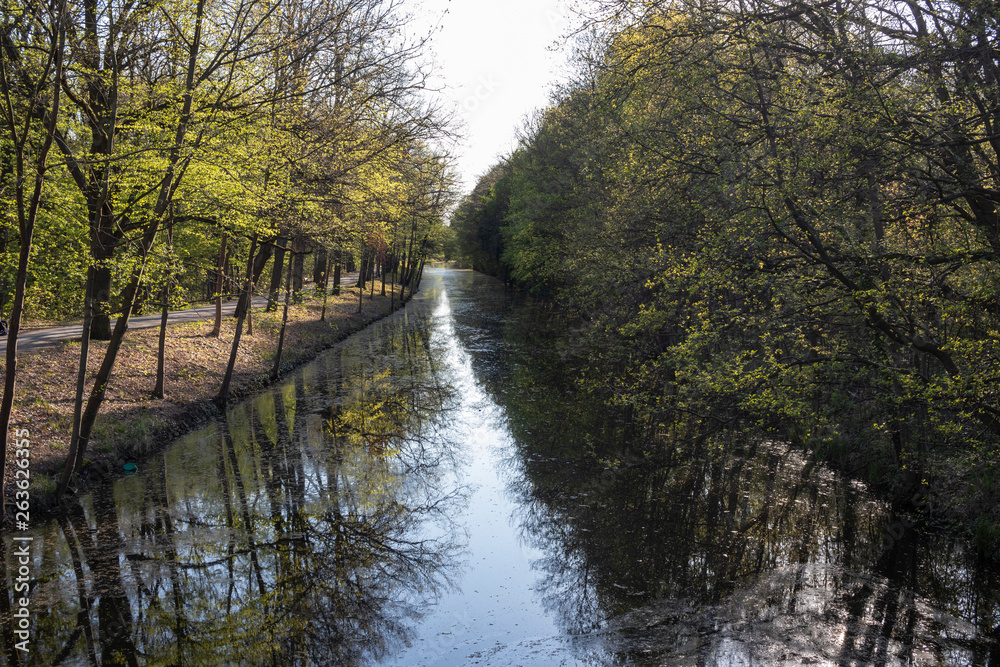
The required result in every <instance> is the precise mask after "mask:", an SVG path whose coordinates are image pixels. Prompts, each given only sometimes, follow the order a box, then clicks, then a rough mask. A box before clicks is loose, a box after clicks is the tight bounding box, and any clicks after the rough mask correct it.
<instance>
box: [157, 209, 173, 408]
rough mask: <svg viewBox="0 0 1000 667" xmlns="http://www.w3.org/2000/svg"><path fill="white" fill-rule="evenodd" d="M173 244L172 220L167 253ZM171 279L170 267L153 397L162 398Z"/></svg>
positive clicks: (165, 280) (164, 283)
mask: <svg viewBox="0 0 1000 667" xmlns="http://www.w3.org/2000/svg"><path fill="white" fill-rule="evenodd" d="M173 245H174V227H173V221H171V224H170V226H168V227H167V254H168V256H169V254H170V250H171V249H172V248H173ZM171 279H172V276H171V273H170V267H169V266H168V267H167V270H166V271H164V275H163V303H162V304H161V305H162V307H163V309H162V310H161V311H160V340H159V346H158V348H157V352H156V386H155V387H153V398H163V372H164V366H165V365H166V363H165V361H166V356H167V317H168V316H169V314H170V281H171Z"/></svg>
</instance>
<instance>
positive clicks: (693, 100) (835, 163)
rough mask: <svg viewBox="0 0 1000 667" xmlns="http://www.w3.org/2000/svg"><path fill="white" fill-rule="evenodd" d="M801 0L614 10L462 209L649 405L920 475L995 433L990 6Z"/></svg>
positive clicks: (997, 322) (598, 378) (996, 227)
mask: <svg viewBox="0 0 1000 667" xmlns="http://www.w3.org/2000/svg"><path fill="white" fill-rule="evenodd" d="M796 7H797V9H796V11H794V12H787V13H786V9H787V7H786V6H785V3H781V2H778V3H772V2H763V1H762V2H756V3H749V4H741V5H739V7H736V6H719V7H715V8H714V9H713V10H712V11H711V12H704V11H703V9H702V7H701V6H700V5H699V6H694V5H686V4H684V3H675V4H674V5H672V8H673V9H671V10H669V11H667V10H662V9H658V10H654V9H650V10H649V12H648V13H647V14H645V15H644V18H643V19H642V20H641V21H639V20H636V21H635V22H634V23H632V24H629V23H628V22H627V21H625V22H622V20H621V17H622V16H628V15H629V14H628V13H622V14H615V15H614V16H615V17H616V18H615V20H614V21H609V22H607V23H605V24H602V25H598V26H597V27H598V28H603V29H604V38H603V40H602V41H601V42H600V43H599V45H598V46H597V47H595V49H594V51H593V53H592V56H591V60H590V61H589V62H588V63H587V64H586V75H585V76H584V77H583V78H584V80H583V81H582V82H580V83H579V84H577V85H576V87H574V88H572V89H571V90H570V91H568V92H566V93H564V94H563V95H562V96H561V98H560V99H558V100H556V102H555V103H554V105H553V106H552V107H551V108H550V109H548V110H546V111H545V112H544V113H542V114H541V116H540V119H539V121H538V122H537V123H536V125H535V127H534V128H533V131H532V132H531V134H530V136H528V137H526V138H525V140H524V141H523V142H522V145H521V147H520V148H519V149H518V151H516V152H515V153H514V155H513V156H511V158H509V159H508V160H506V161H505V162H504V163H503V164H501V165H498V166H497V167H495V168H494V170H493V171H492V172H490V174H489V175H488V176H487V177H486V178H484V179H483V181H482V182H481V183H480V186H479V187H477V191H478V192H476V193H474V197H473V198H471V199H469V200H467V201H466V202H465V203H464V204H463V206H462V207H460V208H459V209H458V210H457V212H456V214H455V217H454V219H453V224H454V225H455V226H456V228H457V229H458V232H459V233H458V238H459V240H460V242H461V243H462V246H463V249H464V251H465V253H466V254H467V255H468V256H470V257H473V258H476V257H488V258H490V259H491V260H492V261H493V262H494V263H495V264H494V265H491V264H490V263H489V262H486V261H482V260H481V261H479V262H478V266H477V268H483V269H485V270H488V271H491V272H493V273H496V274H498V275H503V276H509V277H511V278H513V279H514V280H515V281H517V282H519V283H521V284H523V285H524V286H526V287H527V288H529V289H533V290H536V291H548V292H552V293H554V294H555V295H556V296H557V298H559V299H560V300H561V301H563V302H564V303H566V304H568V305H570V306H572V307H573V308H575V309H577V310H578V311H580V312H581V313H584V314H586V316H587V317H588V318H589V320H590V323H591V324H590V327H589V330H590V336H591V340H590V344H591V347H592V350H593V352H592V363H593V364H594V368H595V372H591V373H588V374H587V375H586V378H587V379H586V380H585V381H586V382H587V383H589V384H591V385H592V386H594V387H595V388H599V389H600V390H601V391H603V392H607V394H608V395H609V396H611V397H612V399H613V400H614V401H616V402H619V403H621V404H623V405H628V406H633V407H636V408H638V409H640V410H641V411H642V412H643V413H645V414H648V415H649V421H650V423H653V424H663V423H670V422H671V421H672V420H677V419H681V418H684V417H685V416H686V415H692V414H693V415H697V416H699V417H701V418H702V419H704V420H708V421H709V422H711V421H716V420H717V421H721V422H727V423H728V422H732V421H733V420H746V421H749V422H751V423H755V424H757V425H760V426H764V427H769V428H770V427H776V426H780V427H781V428H783V429H784V431H785V433H786V434H787V435H788V436H789V437H791V438H792V439H794V440H797V441H800V442H802V443H803V444H805V445H807V446H811V447H821V448H824V449H827V450H830V451H833V450H840V449H842V448H845V447H846V448H848V449H850V450H853V451H855V452H861V454H862V456H861V457H860V458H858V459H857V461H859V462H864V463H859V464H858V465H860V466H862V467H866V468H870V470H869V474H867V476H868V477H869V478H870V479H873V480H874V481H878V482H891V483H892V484H896V485H898V484H903V485H905V484H906V483H907V482H906V481H905V480H906V479H909V478H913V477H914V476H915V477H918V478H919V477H920V475H921V471H923V470H926V469H927V467H928V466H929V465H930V460H931V459H932V458H934V457H935V456H939V455H941V454H942V453H950V452H968V451H978V450H979V449H981V448H984V447H985V448H987V449H990V450H994V449H995V446H996V443H997V440H998V438H1000V395H998V390H997V387H998V386H1000V355H998V352H1000V347H998V344H1000V306H998V303H1000V301H998V291H997V288H998V283H997V280H996V276H997V275H1000V272H998V269H1000V266H998V265H997V262H998V257H1000V235H998V233H1000V218H998V210H1000V206H998V204H1000V200H998V198H997V197H996V195H995V193H996V192H997V191H998V188H997V185H998V184H997V183H996V177H997V174H998V173H1000V171H998V169H997V165H998V158H997V154H996V147H995V146H994V144H993V142H991V140H990V136H991V135H990V130H989V128H990V127H993V126H994V124H995V123H996V122H997V121H998V120H1000V118H997V109H998V108H1000V107H998V106H997V105H996V104H995V103H994V102H990V101H989V100H994V101H995V99H996V88H995V86H991V85H990V84H989V81H991V80H992V79H991V77H992V74H991V72H992V71H993V64H992V61H988V60H989V59H987V61H988V62H987V61H984V60H980V59H979V56H978V55H974V54H973V51H974V50H975V45H976V44H977V43H978V40H981V39H983V37H981V35H988V34H994V33H995V31H996V29H997V16H996V15H995V12H994V13H990V12H988V11H985V10H983V9H982V7H980V6H979V5H976V4H973V3H955V4H952V5H948V6H947V7H945V6H939V5H937V4H936V3H933V2H925V3H910V5H908V6H907V7H908V9H907V12H908V15H909V18H910V20H911V21H910V23H909V24H908V27H903V28H901V27H900V25H899V24H898V23H895V20H894V19H893V18H892V17H890V16H887V15H884V14H882V13H881V8H880V6H877V5H875V4H867V3H864V2H857V3H852V4H850V5H849V6H847V5H845V6H840V5H838V6H837V7H836V8H833V7H828V6H824V7H823V8H818V7H799V6H796ZM800 10H801V11H800ZM940 12H945V13H947V14H949V16H951V18H952V19H953V20H954V22H953V23H949V24H947V25H946V24H945V23H941V22H938V20H937V19H938V17H939V16H940ZM931 15H934V16H935V19H934V25H933V26H932V27H929V26H930V25H931V20H930V19H929V18H927V17H929V16H931ZM949 26H951V27H949ZM961 26H978V28H977V29H979V30H980V32H976V30H974V29H972V28H971V27H970V28H969V29H966V28H965V27H961ZM911 27H912V32H909V30H911ZM921 31H923V32H921ZM927 31H931V32H933V33H934V37H933V39H929V38H927V35H926V34H924V33H926V32H927ZM890 35H891V38H890V37H888V36H890ZM965 47H968V48H970V49H972V50H971V51H961V49H962V48H965ZM901 49H905V50H906V52H907V57H906V58H902V57H901ZM960 52H961V55H958V54H959V53H960ZM944 53H948V54H951V55H948V56H947V57H946V56H944V55H943V54H944ZM973 147H974V148H973ZM497 238H499V239H500V240H501V242H499V243H497V242H496V240H495V239H497ZM886 453H887V454H888V456H886V455H885V454H886ZM868 454H870V455H868ZM967 482H968V483H969V484H975V482H974V480H972V479H971V478H969V479H967ZM979 532H983V531H979ZM983 534H985V533H983Z"/></svg>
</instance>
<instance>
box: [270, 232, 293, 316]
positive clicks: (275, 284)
mask: <svg viewBox="0 0 1000 667" xmlns="http://www.w3.org/2000/svg"><path fill="white" fill-rule="evenodd" d="M286 243H288V239H286V238H278V239H277V240H276V241H275V251H274V268H273V269H272V270H271V284H270V286H269V287H268V290H267V312H269V313H273V312H274V311H276V310H277V309H278V295H279V294H280V293H281V276H282V272H283V271H284V268H285V244H286Z"/></svg>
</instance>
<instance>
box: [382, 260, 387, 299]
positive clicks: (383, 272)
mask: <svg viewBox="0 0 1000 667" xmlns="http://www.w3.org/2000/svg"><path fill="white" fill-rule="evenodd" d="M385 273H386V271H385V257H384V256H383V258H382V294H381V296H385Z"/></svg>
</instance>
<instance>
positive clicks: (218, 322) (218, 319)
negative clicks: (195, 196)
mask: <svg viewBox="0 0 1000 667" xmlns="http://www.w3.org/2000/svg"><path fill="white" fill-rule="evenodd" d="M228 240H229V234H228V233H227V232H226V230H222V241H221V242H220V243H219V268H218V273H216V277H215V326H214V327H212V333H210V334H208V335H209V336H211V337H212V338H218V337H219V334H220V333H222V285H223V282H222V281H223V277H224V275H225V269H226V260H227V257H226V244H227V242H228Z"/></svg>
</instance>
